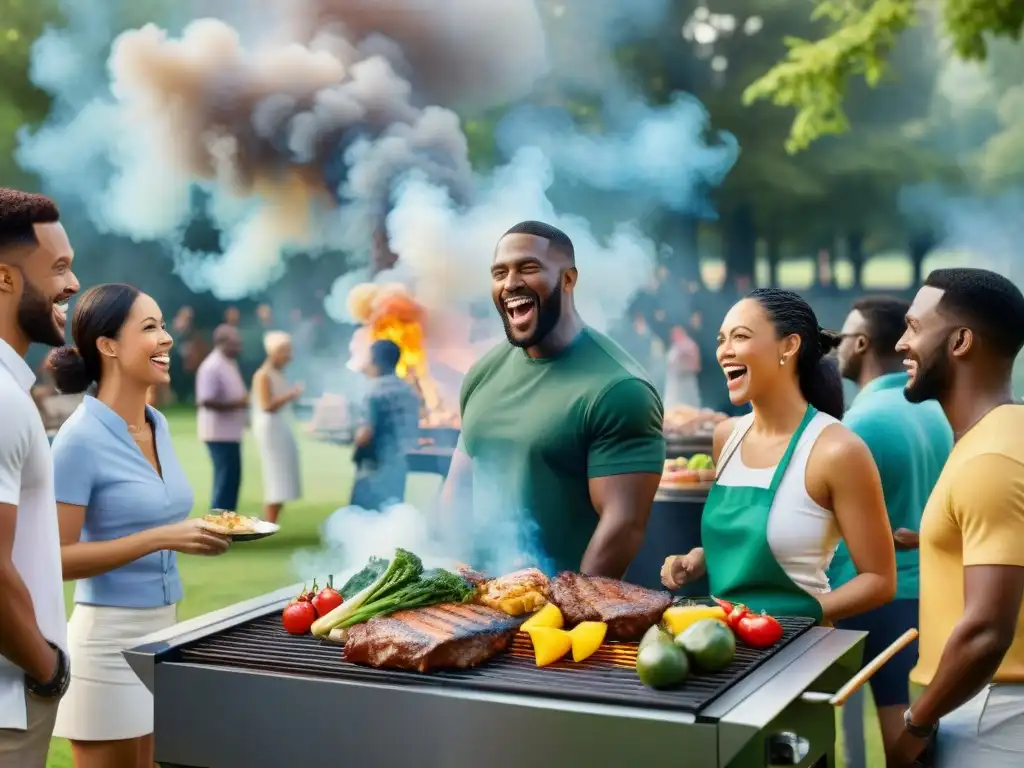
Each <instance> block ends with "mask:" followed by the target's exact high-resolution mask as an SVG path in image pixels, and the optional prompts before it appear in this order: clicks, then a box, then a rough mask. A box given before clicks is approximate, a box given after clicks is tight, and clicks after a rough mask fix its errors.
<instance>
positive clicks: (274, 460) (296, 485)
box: [252, 331, 302, 523]
mask: <svg viewBox="0 0 1024 768" xmlns="http://www.w3.org/2000/svg"><path fill="white" fill-rule="evenodd" d="M263 348H264V349H265V350H266V353H267V358H266V360H265V361H264V362H263V365H261V366H260V367H259V369H258V370H257V371H256V373H255V375H253V377H252V396H253V397H252V399H253V407H252V433H253V437H255V438H256V445H257V446H258V447H259V452H260V466H261V469H262V474H263V519H264V520H267V521H268V522H271V523H276V522H277V518H278V516H279V515H280V514H281V508H282V507H283V506H284V505H285V503H286V502H289V501H294V500H295V499H298V498H299V497H300V496H302V491H301V488H300V478H299V446H298V444H297V443H296V442H295V435H294V432H293V425H292V414H291V404H292V403H293V402H294V401H295V400H297V399H298V398H299V397H300V396H301V395H302V385H301V384H295V385H290V384H289V383H288V380H287V379H286V378H285V376H284V369H285V367H286V366H287V365H288V363H290V362H291V359H292V342H291V337H290V336H289V335H288V334H287V333H285V332H284V331H270V332H269V333H268V334H267V335H266V336H264V338H263Z"/></svg>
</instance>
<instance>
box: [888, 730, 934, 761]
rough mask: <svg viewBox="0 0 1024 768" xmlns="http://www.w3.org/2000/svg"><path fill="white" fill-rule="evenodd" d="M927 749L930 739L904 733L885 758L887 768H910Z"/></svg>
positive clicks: (907, 732)
mask: <svg viewBox="0 0 1024 768" xmlns="http://www.w3.org/2000/svg"><path fill="white" fill-rule="evenodd" d="M927 747H928V739H919V738H918V737H917V736H914V735H913V734H912V733H910V732H909V731H906V730H904V731H902V732H901V733H900V735H899V737H898V738H897V739H896V741H895V743H894V744H893V745H892V749H890V750H889V753H888V754H887V755H886V756H885V765H886V768H910V766H913V765H915V764H916V763H917V759H918V758H919V757H920V756H921V754H922V753H923V752H924V751H925V749H926V748H927Z"/></svg>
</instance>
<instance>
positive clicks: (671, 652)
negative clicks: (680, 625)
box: [636, 633, 690, 688]
mask: <svg viewBox="0 0 1024 768" xmlns="http://www.w3.org/2000/svg"><path fill="white" fill-rule="evenodd" d="M636 674H637V677H639V678H640V682H641V683H643V684H644V685H646V686H647V687H648V688H671V687H672V686H675V685H679V683H681V682H683V681H684V680H685V679H686V678H687V677H689V675H690V662H689V660H688V659H687V658H686V654H685V653H684V652H683V649H682V648H680V647H679V646H677V645H676V644H675V643H673V642H672V641H671V640H670V639H668V637H667V635H664V633H662V635H660V636H653V637H652V638H651V640H650V641H649V642H648V643H647V644H646V645H644V646H643V647H642V648H640V651H639V652H638V653H637V655H636Z"/></svg>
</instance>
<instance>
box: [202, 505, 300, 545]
mask: <svg viewBox="0 0 1024 768" xmlns="http://www.w3.org/2000/svg"><path fill="white" fill-rule="evenodd" d="M203 522H204V523H206V527H207V528H209V530H211V531H213V532H214V533H219V534H221V535H222V536H230V537H231V540H232V541H256V540H257V539H265V538H267V536H273V535H274V534H275V533H277V532H278V531H280V530H281V526H279V525H278V524H277V523H268V522H267V521H266V520H260V519H258V518H255V517H247V516H245V515H239V514H236V513H235V512H227V511H225V510H220V509H215V510H213V511H212V512H211V513H210V514H208V515H203Z"/></svg>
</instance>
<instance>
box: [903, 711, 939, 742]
mask: <svg viewBox="0 0 1024 768" xmlns="http://www.w3.org/2000/svg"><path fill="white" fill-rule="evenodd" d="M903 726H904V727H905V728H906V729H907V733H909V734H910V735H911V736H913V737H914V738H915V739H930V738H931V737H932V734H934V733H935V729H936V728H937V727H938V726H937V725H935V724H934V723H933V724H932V725H918V724H917V723H915V722H914V720H913V718H912V717H911V715H910V710H909V709H908V710H907V711H906V712H904V713H903Z"/></svg>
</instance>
